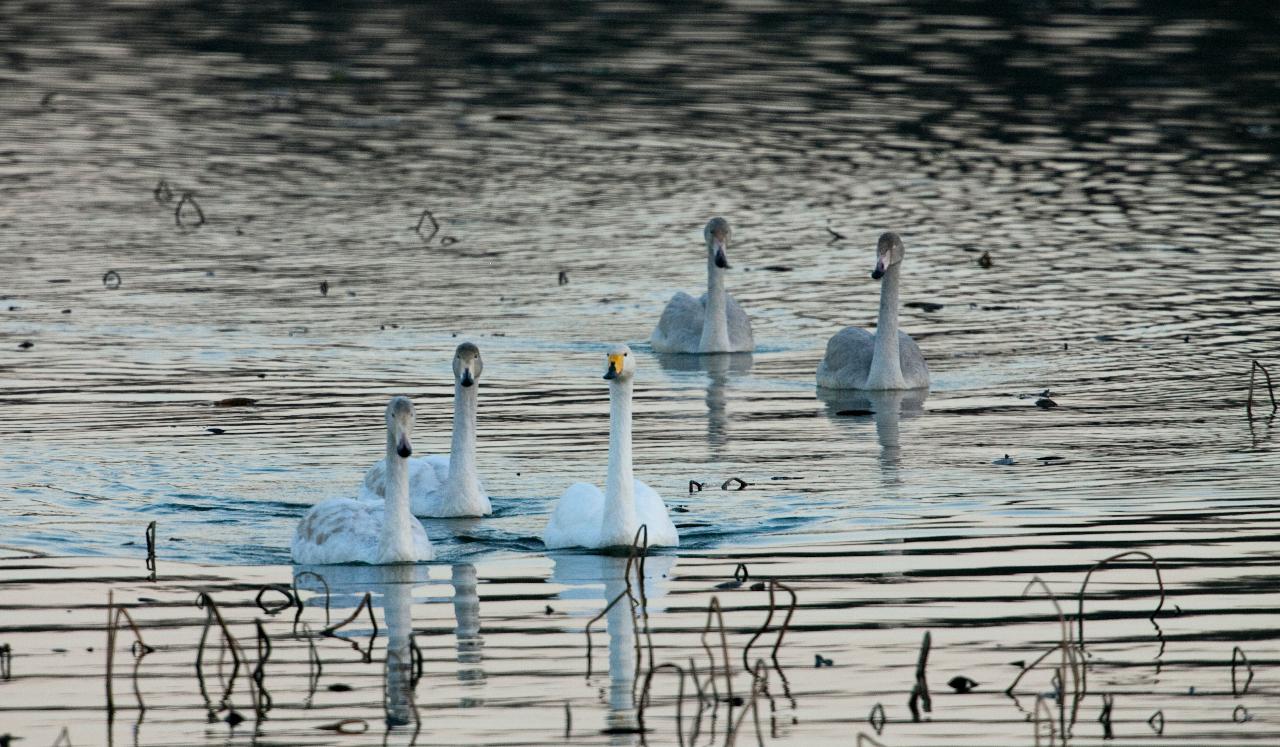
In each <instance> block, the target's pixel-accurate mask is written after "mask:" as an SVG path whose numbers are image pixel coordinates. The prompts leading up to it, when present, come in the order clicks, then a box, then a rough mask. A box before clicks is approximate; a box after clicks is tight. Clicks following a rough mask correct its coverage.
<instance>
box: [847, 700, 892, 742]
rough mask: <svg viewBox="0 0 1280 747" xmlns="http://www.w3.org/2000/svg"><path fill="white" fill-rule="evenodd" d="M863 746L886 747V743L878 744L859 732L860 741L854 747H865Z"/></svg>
mask: <svg viewBox="0 0 1280 747" xmlns="http://www.w3.org/2000/svg"><path fill="white" fill-rule="evenodd" d="M877 705H878V704H877ZM876 733H877V734H879V732H876ZM863 745H869V747H886V745H885V743H884V742H877V741H876V740H874V739H872V738H871V737H868V736H867V735H866V734H864V733H863V732H858V741H857V743H856V744H855V745H854V747H863Z"/></svg>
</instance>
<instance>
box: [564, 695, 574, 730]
mask: <svg viewBox="0 0 1280 747" xmlns="http://www.w3.org/2000/svg"><path fill="white" fill-rule="evenodd" d="M571 733H573V710H572V709H571V708H570V707H569V701H567V700H566V701H565V702H564V738H565V739H568V738H569V735H570V734H571Z"/></svg>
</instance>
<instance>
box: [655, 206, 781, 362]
mask: <svg viewBox="0 0 1280 747" xmlns="http://www.w3.org/2000/svg"><path fill="white" fill-rule="evenodd" d="M702 235H703V237H704V238H705V239H706V242H707V292H706V293H705V294H704V295H703V296H702V298H699V299H694V297H693V296H690V295H689V294H688V293H685V292H684V291H679V292H677V293H676V294H675V295H674V296H672V297H671V300H670V301H668V302H667V308H666V309H664V310H663V312H662V317H661V318H660V319H658V326H657V327H654V329H653V334H652V335H650V337H649V343H650V344H651V345H652V346H653V349H654V350H655V351H657V352H659V353H747V352H751V351H752V350H755V348H756V343H755V340H754V339H753V338H752V336H751V319H749V318H748V317H747V314H746V312H745V311H743V310H742V307H741V306H739V305H738V302H737V301H735V300H734V299H733V296H731V295H729V292H728V291H726V290H725V289H724V273H725V270H727V269H729V259H728V257H726V256H725V250H726V248H727V247H728V246H729V235H730V230H729V222H728V221H726V220H725V219H724V218H712V219H711V220H710V221H708V222H707V227H706V228H704V229H703V231H702Z"/></svg>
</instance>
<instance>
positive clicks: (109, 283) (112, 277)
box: [102, 270, 120, 290]
mask: <svg viewBox="0 0 1280 747" xmlns="http://www.w3.org/2000/svg"><path fill="white" fill-rule="evenodd" d="M102 284H103V285H104V286H106V288H107V290H115V289H116V288H119V287H120V273H118V272H116V271H115V270H107V271H106V272H105V273H103V274H102Z"/></svg>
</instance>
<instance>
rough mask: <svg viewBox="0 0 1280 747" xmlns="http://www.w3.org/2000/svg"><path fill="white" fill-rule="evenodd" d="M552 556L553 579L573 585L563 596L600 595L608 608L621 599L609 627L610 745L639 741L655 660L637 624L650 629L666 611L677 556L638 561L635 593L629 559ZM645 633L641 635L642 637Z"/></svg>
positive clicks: (634, 569)
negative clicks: (645, 686) (652, 618)
mask: <svg viewBox="0 0 1280 747" xmlns="http://www.w3.org/2000/svg"><path fill="white" fill-rule="evenodd" d="M552 558H553V560H554V561H555V567H554V568H553V569H552V571H551V581H552V582H554V583H557V584H563V585H564V586H566V587H568V588H566V589H565V590H564V591H563V592H561V594H560V597H561V598H563V599H584V598H585V599H595V600H597V601H598V602H599V603H600V607H601V608H602V609H603V607H604V605H607V604H609V603H610V602H613V601H614V600H615V599H618V601H617V603H615V604H613V606H612V607H610V608H609V611H608V612H607V613H606V615H605V628H606V632H607V633H608V635H609V648H608V655H609V656H608V659H609V666H608V671H607V674H608V685H607V692H608V696H607V699H606V700H607V703H608V706H609V713H608V718H607V720H606V727H605V728H606V729H607V730H609V732H610V733H611V734H612V736H611V737H610V741H609V744H616V745H631V744H637V743H638V737H637V735H636V733H635V732H636V728H637V724H636V698H637V695H638V693H637V687H638V685H639V682H640V679H641V676H642V673H643V672H645V671H648V670H647V667H648V666H651V665H652V663H653V662H646V661H645V660H644V657H643V655H642V651H643V650H644V647H643V642H642V641H641V638H640V637H638V631H637V622H638V621H639V622H641V623H642V627H641V630H642V631H647V629H648V628H647V624H648V615H649V614H650V613H655V612H659V611H661V610H662V608H663V606H664V604H663V602H662V598H663V597H664V596H666V583H665V579H667V578H668V577H669V576H670V575H671V573H672V570H673V569H674V567H675V562H676V558H675V557H674V556H671V555H655V556H651V557H648V558H645V559H644V562H643V564H640V563H636V564H634V565H633V566H632V567H631V570H632V573H633V576H632V583H633V586H634V591H633V593H632V594H631V595H630V596H628V594H627V576H626V574H627V570H628V562H627V558H625V557H618V556H612V555H577V554H568V553H554V554H553V555H552ZM641 573H643V576H642V575H641ZM601 589H603V594H601V593H600V590H601ZM619 597H621V598H620V599H619ZM655 602H656V603H655ZM597 630H598V628H597ZM644 634H645V633H644V632H640V633H639V635H640V636H643V635H644Z"/></svg>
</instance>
